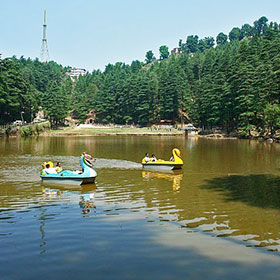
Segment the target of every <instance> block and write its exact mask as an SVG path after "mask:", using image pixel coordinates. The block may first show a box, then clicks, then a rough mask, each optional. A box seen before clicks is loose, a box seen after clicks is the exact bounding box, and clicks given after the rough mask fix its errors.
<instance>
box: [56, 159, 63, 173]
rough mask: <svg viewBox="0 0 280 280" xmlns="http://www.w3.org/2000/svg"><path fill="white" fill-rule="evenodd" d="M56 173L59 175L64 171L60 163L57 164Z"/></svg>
mask: <svg viewBox="0 0 280 280" xmlns="http://www.w3.org/2000/svg"><path fill="white" fill-rule="evenodd" d="M55 171H56V172H57V173H60V172H61V171H62V167H61V163H60V162H57V163H56V167H55Z"/></svg>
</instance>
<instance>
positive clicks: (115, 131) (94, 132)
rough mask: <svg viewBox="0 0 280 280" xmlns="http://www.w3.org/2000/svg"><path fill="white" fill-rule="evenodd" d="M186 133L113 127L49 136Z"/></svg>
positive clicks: (52, 132)
mask: <svg viewBox="0 0 280 280" xmlns="http://www.w3.org/2000/svg"><path fill="white" fill-rule="evenodd" d="M183 134H184V132H183V131H180V130H177V129H171V130H166V129H159V130H155V129H151V128H149V127H144V128H131V127H112V128H70V127H65V128H60V129H57V130H49V131H48V132H47V135H58V136H59V135H61V136H63V135H162V136H164V135H167V136H168V135H169V136H171V135H183Z"/></svg>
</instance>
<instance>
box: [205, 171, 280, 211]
mask: <svg viewBox="0 0 280 280" xmlns="http://www.w3.org/2000/svg"><path fill="white" fill-rule="evenodd" d="M202 188H204V189H213V190H216V191H221V192H224V194H225V195H226V196H227V199H228V200H229V201H241V202H244V203H246V204H249V205H251V206H257V207H261V208H273V209H280V177H279V176H275V175H269V174H260V175H244V176H241V175H233V176H227V177H221V178H214V179H211V180H207V183H206V185H203V186H202Z"/></svg>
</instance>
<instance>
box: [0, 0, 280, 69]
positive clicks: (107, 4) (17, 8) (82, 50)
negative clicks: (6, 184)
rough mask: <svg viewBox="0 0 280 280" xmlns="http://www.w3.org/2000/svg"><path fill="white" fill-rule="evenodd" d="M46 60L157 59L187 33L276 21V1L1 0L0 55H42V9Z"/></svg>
mask: <svg viewBox="0 0 280 280" xmlns="http://www.w3.org/2000/svg"><path fill="white" fill-rule="evenodd" d="M45 8H46V9H47V40H48V49H49V55H50V59H51V60H54V61H56V62H58V63H60V64H62V65H64V66H68V65H69V66H72V67H81V68H86V69H87V70H89V71H92V70H93V69H98V68H99V69H101V70H104V67H105V65H107V64H108V63H115V62H118V61H121V62H126V63H131V61H132V60H136V59H138V60H141V61H143V60H144V59H145V54H146V52H147V51H148V50H152V51H153V52H154V54H155V55H156V56H157V57H158V49H159V47H160V46H161V45H167V46H168V47H169V50H171V49H172V48H174V47H176V46H178V41H179V39H183V41H185V39H186V37H187V36H188V35H198V36H199V37H200V38H204V37H206V36H213V37H214V38H215V37H216V36H217V34H218V33H219V32H224V33H226V34H228V33H229V31H230V30H231V29H232V28H233V27H236V26H237V27H241V25H243V24H244V23H249V24H251V25H252V24H253V22H254V21H255V20H256V19H258V18H260V17H261V16H263V15H264V16H266V17H267V18H268V19H269V20H270V21H277V22H278V23H279V22H280V1H279V0H270V1H263V0H233V1H231V0H229V1H227V0H211V1H210V0H209V1H208V0H200V1H194V0H175V1H167V0H137V1H134V0H115V1H113V0H102V1H101V0H98V1H96V0H45V1H44V0H9V1H8V0H0V53H2V57H3V58H4V57H10V56H12V55H16V56H17V57H20V56H21V55H23V56H24V57H26V58H27V57H31V58H35V57H40V51H41V42H42V33H43V30H42V25H43V15H44V9H45Z"/></svg>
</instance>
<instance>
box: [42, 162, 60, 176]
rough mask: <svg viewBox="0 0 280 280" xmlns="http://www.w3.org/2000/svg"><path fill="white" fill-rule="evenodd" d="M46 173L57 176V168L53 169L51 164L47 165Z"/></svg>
mask: <svg viewBox="0 0 280 280" xmlns="http://www.w3.org/2000/svg"><path fill="white" fill-rule="evenodd" d="M44 172H45V173H47V174H57V172H56V170H55V168H51V167H50V164H49V163H47V164H46V168H45V169H44Z"/></svg>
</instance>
